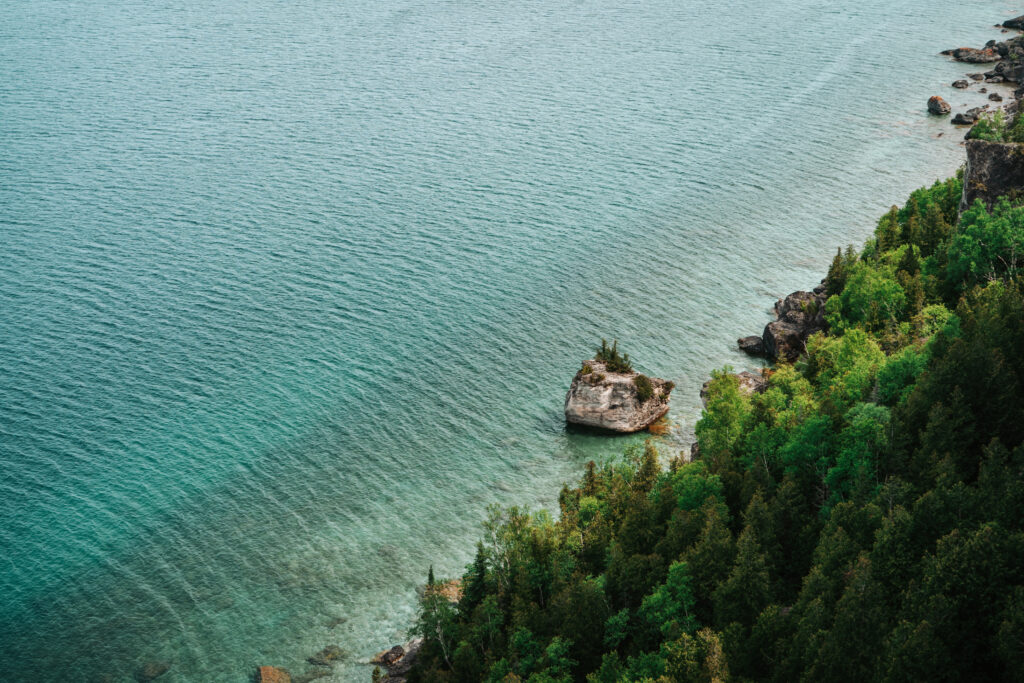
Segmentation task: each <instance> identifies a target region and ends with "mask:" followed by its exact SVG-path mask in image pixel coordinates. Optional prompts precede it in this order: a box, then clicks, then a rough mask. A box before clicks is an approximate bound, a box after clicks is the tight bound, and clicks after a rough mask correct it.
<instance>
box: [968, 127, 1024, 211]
mask: <svg viewBox="0 0 1024 683" xmlns="http://www.w3.org/2000/svg"><path fill="white" fill-rule="evenodd" d="M1003 195H1009V196H1011V197H1020V196H1022V195H1024V145H1020V144H1016V143H1012V142H988V141H986V140H968V141H967V166H966V167H964V194H963V197H962V198H961V201H960V210H961V211H964V210H966V209H967V208H968V207H969V206H971V205H972V204H974V200H976V199H980V200H981V201H982V202H984V203H985V205H986V206H988V207H989V208H992V204H993V203H994V202H995V200H996V198H998V197H1002V196H1003Z"/></svg>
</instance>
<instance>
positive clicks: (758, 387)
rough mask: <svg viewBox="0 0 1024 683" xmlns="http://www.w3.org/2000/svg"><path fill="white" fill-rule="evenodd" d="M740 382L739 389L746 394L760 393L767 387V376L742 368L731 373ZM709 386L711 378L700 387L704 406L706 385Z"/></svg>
mask: <svg viewBox="0 0 1024 683" xmlns="http://www.w3.org/2000/svg"><path fill="white" fill-rule="evenodd" d="M733 377H736V378H737V379H738V380H739V382H740V391H741V392H743V393H744V394H746V395H747V396H752V395H753V394H760V393H762V392H763V391H764V390H765V389H767V388H768V378H767V377H765V376H764V375H763V374H761V373H759V372H750V371H749V370H744V371H743V372H737V373H735V374H734V375H733ZM710 386H711V380H710V379H709V380H708V381H707V382H704V384H703V386H701V388H700V401H701V403H703V404H704V407H705V408H707V407H708V387H710Z"/></svg>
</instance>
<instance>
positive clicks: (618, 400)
mask: <svg viewBox="0 0 1024 683" xmlns="http://www.w3.org/2000/svg"><path fill="white" fill-rule="evenodd" d="M645 380H646V382H649V389H648V388H645ZM673 386H674V385H673V384H672V382H669V381H667V380H663V379H659V378H657V377H647V376H646V375H642V374H640V373H638V372H609V371H608V369H607V366H606V365H605V364H604V363H602V362H601V361H599V360H588V361H585V362H584V363H583V367H582V368H581V369H580V371H579V372H577V373H576V376H575V377H574V378H573V380H572V385H571V386H570V387H569V393H567V394H566V396H565V420H566V422H569V423H572V424H577V425H583V426H586V427H597V428H599V429H608V430H611V431H615V432H638V431H640V430H642V429H647V427H649V426H650V425H651V423H653V422H654V421H655V420H657V419H658V418H660V417H661V416H663V415H664V414H665V413H667V412H668V400H669V394H670V393H671V391H672V388H673Z"/></svg>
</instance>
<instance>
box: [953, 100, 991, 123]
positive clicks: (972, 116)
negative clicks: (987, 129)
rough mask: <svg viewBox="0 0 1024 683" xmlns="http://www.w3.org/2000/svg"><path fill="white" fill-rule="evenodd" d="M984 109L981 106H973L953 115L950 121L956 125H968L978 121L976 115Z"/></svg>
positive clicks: (978, 115)
mask: <svg viewBox="0 0 1024 683" xmlns="http://www.w3.org/2000/svg"><path fill="white" fill-rule="evenodd" d="M986 106H988V105H986ZM984 111H985V110H984V109H982V108H981V107H973V108H972V109H968V110H967V111H965V112H963V113H962V114H961V113H958V114H957V115H956V116H954V117H953V120H952V121H951V122H950V123H952V124H953V125H956V126H970V125H972V124H975V123H977V122H978V117H980V116H981V115H982V113H984Z"/></svg>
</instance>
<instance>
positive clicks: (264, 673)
mask: <svg viewBox="0 0 1024 683" xmlns="http://www.w3.org/2000/svg"><path fill="white" fill-rule="evenodd" d="M256 683H292V676H291V674H289V673H288V672H287V671H285V670H284V669H279V668H277V667H276V666H261V667H260V668H258V669H256Z"/></svg>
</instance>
